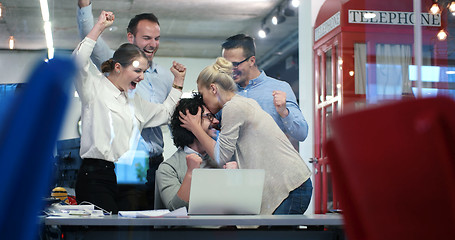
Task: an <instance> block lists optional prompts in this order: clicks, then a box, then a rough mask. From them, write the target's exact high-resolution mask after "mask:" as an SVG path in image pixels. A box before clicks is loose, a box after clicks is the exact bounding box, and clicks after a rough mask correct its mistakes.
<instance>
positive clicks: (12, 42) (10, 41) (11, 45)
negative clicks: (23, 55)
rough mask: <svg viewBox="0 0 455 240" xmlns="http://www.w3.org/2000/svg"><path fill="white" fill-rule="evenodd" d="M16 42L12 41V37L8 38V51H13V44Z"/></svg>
mask: <svg viewBox="0 0 455 240" xmlns="http://www.w3.org/2000/svg"><path fill="white" fill-rule="evenodd" d="M15 41H16V40H15V39H14V37H13V36H9V49H14V42H15Z"/></svg>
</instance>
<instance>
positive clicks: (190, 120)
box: [179, 107, 202, 134]
mask: <svg viewBox="0 0 455 240" xmlns="http://www.w3.org/2000/svg"><path fill="white" fill-rule="evenodd" d="M201 113H202V109H201V108H200V107H199V108H198V111H197V113H196V115H193V114H191V113H190V112H189V111H188V110H186V113H182V112H180V113H179V114H180V117H179V119H180V121H181V122H182V124H180V126H182V127H184V128H186V129H187V130H188V131H190V132H192V133H193V134H194V133H195V131H196V130H197V129H199V128H201V129H202V126H201Z"/></svg>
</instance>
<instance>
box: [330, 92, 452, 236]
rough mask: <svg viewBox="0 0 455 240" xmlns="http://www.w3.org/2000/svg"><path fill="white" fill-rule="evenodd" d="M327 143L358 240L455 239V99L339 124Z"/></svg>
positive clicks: (361, 115) (396, 107) (367, 113)
mask: <svg viewBox="0 0 455 240" xmlns="http://www.w3.org/2000/svg"><path fill="white" fill-rule="evenodd" d="M332 130H333V131H332V133H333V134H332V138H331V139H330V140H329V141H328V142H327V143H326V144H325V147H326V150H327V153H328V158H329V163H330V165H331V167H332V173H333V177H334V186H335V187H336V188H335V189H336V192H337V196H338V197H339V200H340V205H341V209H343V215H344V220H345V229H346V234H347V236H348V238H349V239H350V240H360V239H361V240H364V239H373V240H375V239H378V240H379V239H381V240H382V239H387V240H393V239H447V238H450V239H453V238H454V237H455V102H454V101H453V100H452V99H450V98H446V97H437V98H425V99H417V100H409V101H401V102H398V103H394V104H388V105H383V106H380V107H375V108H372V109H367V110H364V111H359V112H355V113H351V114H345V115H341V116H339V117H337V118H334V119H333V122H332Z"/></svg>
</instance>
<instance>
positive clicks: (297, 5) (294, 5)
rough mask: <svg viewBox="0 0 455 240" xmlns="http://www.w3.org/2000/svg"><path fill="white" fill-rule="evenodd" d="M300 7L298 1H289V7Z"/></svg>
mask: <svg viewBox="0 0 455 240" xmlns="http://www.w3.org/2000/svg"><path fill="white" fill-rule="evenodd" d="M299 5H300V0H292V1H291V6H293V7H295V8H298V7H299Z"/></svg>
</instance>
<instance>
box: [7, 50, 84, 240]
mask: <svg viewBox="0 0 455 240" xmlns="http://www.w3.org/2000/svg"><path fill="white" fill-rule="evenodd" d="M75 75H76V64H75V63H74V61H73V60H72V59H70V58H65V57H56V58H54V59H52V60H50V61H49V62H47V63H46V62H44V61H42V62H41V63H39V64H37V65H36V67H35V69H34V71H32V72H31V75H30V77H29V79H28V81H27V84H26V87H25V88H24V89H23V90H22V92H21V93H19V94H18V95H17V98H16V99H14V101H13V103H12V106H11V108H10V109H9V110H8V112H7V115H6V116H5V118H4V119H3V123H2V126H0V165H1V168H2V174H0V182H1V186H2V187H0V214H1V215H0V232H1V235H2V236H1V238H2V239H36V238H37V236H38V235H37V232H38V227H39V225H38V215H39V214H40V210H42V207H43V197H44V196H49V194H50V192H49V190H50V189H49V187H50V180H51V176H52V169H53V168H52V166H53V161H54V158H53V156H52V155H53V149H54V146H55V142H56V139H57V137H58V133H59V131H60V127H61V124H62V122H63V117H64V113H65V109H66V106H67V103H68V100H69V90H70V89H71V88H70V84H72V81H73V79H74V77H75Z"/></svg>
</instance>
